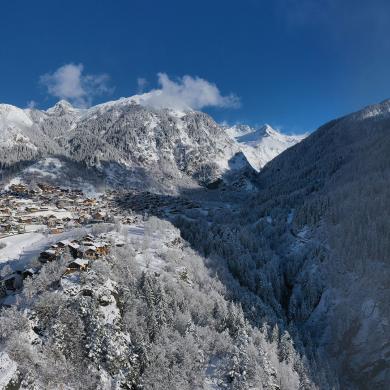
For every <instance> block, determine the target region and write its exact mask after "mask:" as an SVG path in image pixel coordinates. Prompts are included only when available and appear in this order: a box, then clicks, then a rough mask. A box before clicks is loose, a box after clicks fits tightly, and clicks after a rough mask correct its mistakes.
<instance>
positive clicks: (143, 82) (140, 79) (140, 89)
mask: <svg viewBox="0 0 390 390" xmlns="http://www.w3.org/2000/svg"><path fill="white" fill-rule="evenodd" d="M137 85H138V93H142V92H144V91H145V87H146V86H147V85H148V80H146V79H145V78H143V77H138V79H137Z"/></svg>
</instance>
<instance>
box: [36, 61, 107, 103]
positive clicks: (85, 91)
mask: <svg viewBox="0 0 390 390" xmlns="http://www.w3.org/2000/svg"><path fill="white" fill-rule="evenodd" d="M83 71H84V66H83V64H77V65H76V64H66V65H63V66H61V67H60V68H58V69H57V70H56V71H55V72H54V73H46V74H44V75H43V76H41V78H40V81H41V83H42V84H43V85H45V86H46V87H47V92H48V93H49V94H50V95H52V96H55V97H57V98H60V99H65V100H68V101H70V102H71V103H72V104H74V105H75V106H77V107H88V106H90V105H91V103H92V100H93V98H94V97H96V96H99V95H104V94H109V93H112V91H113V89H112V88H110V87H109V85H108V82H109V76H108V75H107V74H99V75H89V74H84V73H83Z"/></svg>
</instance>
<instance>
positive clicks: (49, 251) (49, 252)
mask: <svg viewBox="0 0 390 390" xmlns="http://www.w3.org/2000/svg"><path fill="white" fill-rule="evenodd" d="M42 253H46V254H48V255H55V254H56V251H55V250H54V249H46V250H45V251H43V252H42Z"/></svg>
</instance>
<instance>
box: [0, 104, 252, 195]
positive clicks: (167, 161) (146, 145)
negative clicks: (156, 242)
mask: <svg viewBox="0 0 390 390" xmlns="http://www.w3.org/2000/svg"><path fill="white" fill-rule="evenodd" d="M0 123H1V127H0V163H1V164H2V165H3V166H4V167H5V168H9V167H12V166H13V165H14V164H15V165H21V164H22V163H23V162H26V163H29V162H30V161H33V162H35V161H37V160H39V159H41V158H46V157H57V158H60V159H61V158H63V159H69V160H72V161H74V162H80V163H82V164H83V165H84V166H85V167H86V168H93V169H97V170H98V171H99V172H100V176H104V177H106V181H107V183H108V184H110V185H111V184H112V185H117V186H121V187H143V186H145V183H147V186H148V187H149V188H151V189H154V190H158V191H175V190H176V189H177V188H179V187H194V186H195V187H196V186H197V184H198V183H200V184H207V183H209V182H212V181H214V180H216V179H218V178H220V177H221V176H223V175H224V174H225V173H227V172H228V171H232V170H240V169H249V168H250V166H249V164H248V163H247V162H246V161H245V158H243V159H240V161H241V164H239V165H237V163H232V161H235V162H237V161H238V160H237V159H236V157H235V156H236V155H238V154H240V148H239V147H238V146H237V144H236V143H235V142H234V141H233V140H231V139H230V138H229V137H228V136H227V135H226V134H225V132H224V131H223V130H222V129H221V127H220V126H219V125H217V123H215V122H214V120H213V119H212V118H211V117H209V116H208V115H206V114H204V113H201V112H197V111H193V110H190V109H188V110H186V111H183V112H182V111H176V110H172V109H163V108H162V109H153V108H150V107H143V106H141V105H139V104H137V103H136V102H135V100H134V99H132V98H127V99H120V100H118V101H114V102H108V103H104V104H100V105H98V106H94V107H92V108H90V109H76V108H74V107H72V106H71V105H70V104H69V103H67V102H65V101H60V102H58V103H57V104H56V105H55V106H54V107H52V108H50V109H48V110H47V111H39V110H35V109H28V110H21V109H18V108H16V107H13V106H9V105H2V106H1V107H0ZM116 178H120V179H121V180H117V179H116Z"/></svg>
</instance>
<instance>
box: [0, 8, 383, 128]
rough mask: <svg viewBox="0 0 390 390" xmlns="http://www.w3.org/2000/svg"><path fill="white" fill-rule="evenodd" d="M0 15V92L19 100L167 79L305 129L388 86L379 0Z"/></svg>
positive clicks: (127, 88)
mask: <svg viewBox="0 0 390 390" xmlns="http://www.w3.org/2000/svg"><path fill="white" fill-rule="evenodd" d="M1 16H2V17H1V23H0V37H1V45H0V59H1V61H0V102H4V103H10V104H15V105H18V106H21V107H26V106H27V105H28V104H35V105H36V106H37V107H38V108H43V109H44V108H47V107H49V106H51V105H53V104H54V103H55V102H56V101H57V100H58V99H59V97H64V96H65V97H66V96H70V99H69V100H72V101H73V103H75V104H78V105H89V104H95V103H99V102H102V101H106V100H112V99H116V98H119V97H121V96H131V95H133V94H135V93H137V91H139V90H142V91H144V92H145V91H148V90H150V89H156V88H163V89H164V91H169V94H170V95H169V96H170V97H172V94H176V95H175V98H176V101H177V99H178V98H179V99H180V98H182V97H184V100H185V101H188V103H189V104H195V105H196V108H199V109H203V110H205V111H207V112H209V113H211V114H212V115H213V116H214V117H215V119H216V120H218V121H227V122H229V123H235V122H244V123H249V124H260V123H264V122H268V123H270V124H271V125H273V126H275V127H279V128H281V129H282V130H284V131H285V132H303V131H310V130H313V129H315V128H316V127H318V126H319V125H321V124H323V123H324V122H326V121H327V120H330V119H332V118H334V117H337V116H340V115H343V114H346V113H348V112H350V111H353V110H356V109H359V108H360V107H362V106H364V105H367V104H370V103H375V102H378V101H381V100H384V99H386V98H389V97H390V75H389V70H390V39H389V36H390V2H389V1H385V0H371V1H370V2H368V1H362V0H353V1H352V0H339V1H336V0H273V1H257V0H240V1H229V0H224V1H219V0H214V1H213V0H208V1H204V0H197V1H184V0H181V1H171V0H164V1H160V0H155V1H151V0H142V1H130V0H128V1H121V0H116V1H99V0H94V1H89V0H83V1H80V0H79V1H73V0H67V1H55V0H51V1H39V0H36V1H18V0H13V1H12V2H4V3H2V5H1ZM70 64H71V68H69V67H68V68H63V67H64V66H67V65H70ZM61 67H62V68H61ZM59 69H60V71H59ZM61 69H62V71H61ZM64 71H66V72H64ZM61 72H62V73H61ZM185 75H187V76H188V77H187V78H184V79H183V76H185ZM65 76H66V77H65ZM68 76H69V77H71V83H72V82H73V84H72V85H73V87H74V88H73V87H72V85H70V86H69V85H65V86H64V85H63V84H61V85H58V83H59V80H60V81H61V80H62V82H66V80H68V78H67V77H68ZM72 77H73V78H72ZM196 77H198V78H196ZM164 80H165V84H164ZM159 81H160V84H159ZM161 85H163V87H162V86H161ZM64 88H65V89H64ZM72 88H73V89H72ZM202 88H206V90H205V91H203V90H202ZM69 89H71V90H69ZM199 93H200V94H201V95H202V94H203V95H202V96H198V95H197V94H199ZM72 94H73V95H72ZM205 94H206V95H207V96H205ZM163 96H165V95H163ZM186 99H187V100H186Z"/></svg>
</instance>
